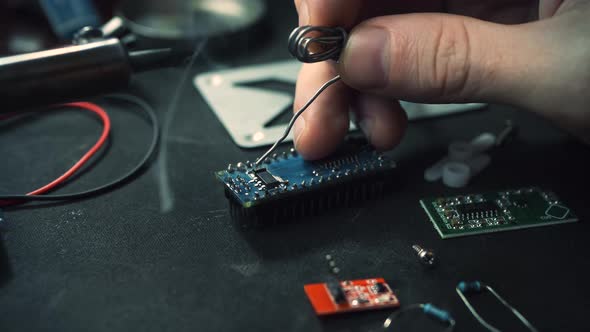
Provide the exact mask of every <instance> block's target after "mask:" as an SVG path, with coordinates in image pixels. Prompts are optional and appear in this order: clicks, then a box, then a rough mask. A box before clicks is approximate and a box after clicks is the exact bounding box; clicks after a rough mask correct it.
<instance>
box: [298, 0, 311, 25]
mask: <svg viewBox="0 0 590 332" xmlns="http://www.w3.org/2000/svg"><path fill="white" fill-rule="evenodd" d="M298 12H299V26H303V25H308V24H309V8H308V7H307V1H305V0H301V3H300V4H299V10H298Z"/></svg>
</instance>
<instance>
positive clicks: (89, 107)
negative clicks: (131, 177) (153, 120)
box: [0, 102, 111, 205]
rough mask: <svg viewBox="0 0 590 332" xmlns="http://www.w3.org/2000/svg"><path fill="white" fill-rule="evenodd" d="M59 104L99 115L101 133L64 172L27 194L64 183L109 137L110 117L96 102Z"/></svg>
mask: <svg viewBox="0 0 590 332" xmlns="http://www.w3.org/2000/svg"><path fill="white" fill-rule="evenodd" d="M61 106H65V107H76V108H81V109H85V110H88V111H91V112H93V113H95V114H96V115H98V116H99V117H100V119H101V120H102V124H103V129H102V134H101V135H100V137H99V139H98V141H96V143H95V144H94V146H92V148H90V150H88V152H86V154H84V156H82V158H81V159H80V160H78V162H76V163H75V164H74V166H72V167H71V168H70V169H69V170H67V171H66V172H65V173H64V174H62V175H61V176H60V177H58V178H57V179H55V180H53V181H52V182H50V183H48V184H46V185H45V186H43V187H41V188H39V189H36V190H33V191H31V192H30V193H28V194H27V196H33V195H41V194H44V193H46V192H48V191H50V190H52V189H53V188H55V187H57V186H59V185H60V184H62V183H64V182H65V181H66V180H67V179H68V178H69V177H71V176H72V175H73V174H74V173H76V172H77V171H78V170H79V169H80V168H81V167H82V166H84V164H85V163H86V162H88V160H90V158H92V157H93V156H94V155H95V154H96V153H97V152H98V150H100V148H101V147H102V146H103V145H104V143H105V142H106V140H107V138H108V137H109V133H110V132H111V119H110V118H109V116H108V114H107V112H105V110H104V109H103V108H102V107H100V106H98V105H96V104H93V103H89V102H77V103H69V104H64V105H61ZM6 117H8V116H5V117H2V118H0V120H1V119H3V118H6ZM0 203H4V204H0V205H5V204H14V203H18V202H17V201H9V202H6V201H5V202H0Z"/></svg>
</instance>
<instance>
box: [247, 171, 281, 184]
mask: <svg viewBox="0 0 590 332" xmlns="http://www.w3.org/2000/svg"><path fill="white" fill-rule="evenodd" d="M254 174H255V175H256V177H257V178H258V179H259V180H260V181H261V182H262V183H263V184H264V185H265V186H266V187H267V188H276V187H278V186H279V185H280V184H281V181H279V180H277V179H276V178H275V177H274V176H273V175H272V174H270V172H269V171H267V170H266V168H261V169H257V170H256V171H254Z"/></svg>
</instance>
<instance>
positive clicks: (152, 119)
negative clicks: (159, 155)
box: [0, 94, 160, 202]
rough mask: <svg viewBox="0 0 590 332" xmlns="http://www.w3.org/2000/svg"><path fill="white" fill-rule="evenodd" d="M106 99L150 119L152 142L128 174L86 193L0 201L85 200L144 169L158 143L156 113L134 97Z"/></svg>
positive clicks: (7, 197)
mask: <svg viewBox="0 0 590 332" xmlns="http://www.w3.org/2000/svg"><path fill="white" fill-rule="evenodd" d="M106 98H110V99H115V100H123V101H126V102H128V103H131V104H135V105H136V106H139V108H141V109H142V110H143V111H144V112H145V113H146V114H147V115H148V118H149V119H150V122H151V125H152V140H151V142H150V145H149V148H148V150H147V152H146V153H145V155H144V156H143V158H142V159H141V161H140V162H139V163H138V164H137V165H136V166H135V167H133V168H132V169H131V170H130V171H129V172H127V173H126V174H124V175H123V176H121V177H119V178H117V179H115V180H113V181H111V182H109V183H107V184H104V185H102V186H100V187H96V188H92V189H89V190H86V191H81V192H77V193H71V194H61V195H31V196H28V195H0V201H4V200H17V201H21V202H31V201H63V200H72V199H81V198H87V197H91V196H96V195H99V194H102V193H104V192H107V191H109V190H111V189H114V188H115V187H117V186H119V185H121V184H124V183H125V182H127V181H128V180H130V179H131V178H133V177H134V176H135V175H137V174H138V173H139V172H140V171H141V170H142V169H143V168H144V167H146V166H147V165H148V164H149V161H150V160H151V159H152V157H153V156H154V154H155V152H156V147H157V146H158V141H159V139H160V123H159V121H158V117H157V116H156V112H155V111H154V109H153V108H152V107H151V106H150V105H149V104H148V103H146V102H145V101H143V100H142V99H140V98H138V97H135V96H133V95H127V94H112V95H108V96H106Z"/></svg>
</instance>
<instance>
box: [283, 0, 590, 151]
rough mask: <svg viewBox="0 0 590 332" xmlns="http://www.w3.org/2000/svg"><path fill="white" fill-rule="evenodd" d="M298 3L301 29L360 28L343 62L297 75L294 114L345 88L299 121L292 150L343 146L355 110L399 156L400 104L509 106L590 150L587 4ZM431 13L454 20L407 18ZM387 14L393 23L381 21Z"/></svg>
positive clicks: (403, 121) (372, 136) (500, 0)
mask: <svg viewBox="0 0 590 332" xmlns="http://www.w3.org/2000/svg"><path fill="white" fill-rule="evenodd" d="M295 5H296V7H297V10H298V13H299V24H300V25H319V26H343V27H345V28H347V29H351V28H354V29H353V30H352V31H351V34H350V37H349V40H348V42H347V44H346V47H345V49H344V51H343V53H342V55H341V57H340V62H339V63H338V64H335V63H329V62H322V63H315V64H304V65H303V67H302V69H301V72H300V74H299V78H298V80H297V89H296V94H295V103H294V108H295V110H297V109H298V108H299V107H301V106H302V105H303V104H304V103H305V102H306V101H307V100H308V99H309V98H310V97H311V96H312V95H313V94H314V93H315V91H316V90H317V88H318V87H319V86H321V85H322V84H323V83H325V82H326V81H328V80H329V79H331V78H333V77H334V76H335V75H337V74H340V75H341V76H342V79H343V82H344V83H345V84H341V83H339V84H336V85H334V86H332V87H330V88H329V89H327V90H326V91H324V93H323V94H322V95H321V96H320V97H318V99H317V100H316V101H315V103H314V104H312V105H311V106H310V108H309V109H308V110H307V111H306V112H305V113H303V115H302V116H301V117H300V118H299V120H298V121H297V122H296V124H295V128H294V137H295V146H296V148H297V150H298V151H299V153H300V154H301V155H303V156H304V157H305V158H307V159H318V158H322V157H324V156H326V155H327V154H329V153H330V152H332V151H333V150H334V149H335V148H336V146H337V145H338V144H339V143H340V141H341V140H342V139H343V137H344V136H345V135H346V132H347V130H348V124H349V110H352V111H354V112H355V113H356V116H357V119H358V120H359V124H360V127H361V129H362V130H363V131H364V132H365V135H366V136H367V137H368V139H369V140H370V142H371V143H372V144H373V145H374V146H375V147H376V148H377V149H380V150H386V149H391V148H393V147H394V146H395V145H397V144H398V143H399V142H400V140H401V139H402V136H403V134H404V131H405V128H406V126H407V117H406V114H405V111H404V110H403V109H402V108H401V106H400V104H399V102H398V101H397V100H398V99H403V100H407V101H414V102H424V103H453V102H489V103H502V104H510V105H514V106H517V107H520V108H523V109H527V110H531V111H533V112H536V113H538V114H541V115H543V116H545V117H547V118H549V119H551V120H553V121H555V122H556V123H557V124H559V125H560V126H562V127H564V128H566V129H568V130H569V131H570V132H572V133H574V134H575V135H577V136H578V137H580V138H582V139H583V140H585V141H586V142H590V106H589V105H590V19H588V17H590V1H584V0H578V1H576V0H563V1H560V0H541V1H540V2H538V1H530V0H489V1H481V0H465V1H442V0H428V1H411V2H410V1H407V2H406V1H392V0H364V1H363V0H347V1H342V0H295ZM425 11H429V12H437V11H438V12H441V11H445V12H448V13H454V14H457V15H454V14H442V13H413V14H400V13H410V12H425ZM388 14H396V15H391V16H382V15H388ZM462 15H465V16H462ZM537 18H538V19H537ZM493 22H495V23H493ZM516 23H521V24H516Z"/></svg>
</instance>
